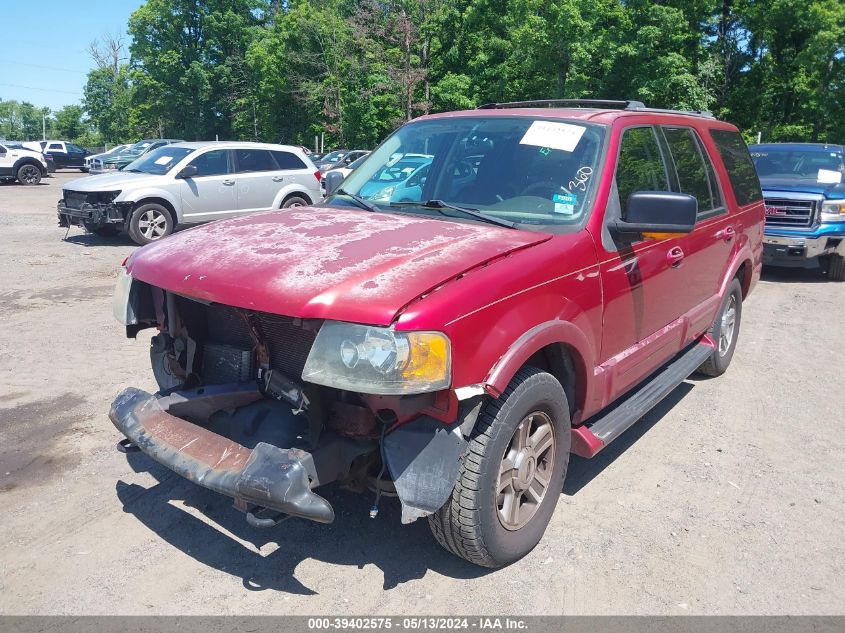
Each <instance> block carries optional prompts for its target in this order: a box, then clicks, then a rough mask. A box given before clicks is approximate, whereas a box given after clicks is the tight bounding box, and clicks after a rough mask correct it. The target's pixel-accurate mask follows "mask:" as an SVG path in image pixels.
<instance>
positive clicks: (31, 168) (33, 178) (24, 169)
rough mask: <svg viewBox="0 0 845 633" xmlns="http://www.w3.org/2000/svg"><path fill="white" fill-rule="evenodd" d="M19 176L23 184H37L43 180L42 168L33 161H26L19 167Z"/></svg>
mask: <svg viewBox="0 0 845 633" xmlns="http://www.w3.org/2000/svg"><path fill="white" fill-rule="evenodd" d="M17 177H18V182H19V183H21V184H22V185H37V184H38V183H40V182H41V168H40V167H38V166H36V165H33V164H32V163H24V164H23V165H21V166H20V167H18V173H17Z"/></svg>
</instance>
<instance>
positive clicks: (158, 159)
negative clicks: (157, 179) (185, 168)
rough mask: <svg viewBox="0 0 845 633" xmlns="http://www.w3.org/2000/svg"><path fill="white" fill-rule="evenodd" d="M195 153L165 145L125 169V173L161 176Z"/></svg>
mask: <svg viewBox="0 0 845 633" xmlns="http://www.w3.org/2000/svg"><path fill="white" fill-rule="evenodd" d="M193 151H194V150H192V149H190V148H189V147H174V146H173V145H165V146H164V147H159V148H158V149H154V150H153V151H151V152H148V153H146V154H144V155H143V156H141V157H140V158H136V159H135V160H133V161H132V162H131V163H129V164H128V165H127V166H126V167H124V168H123V171H130V172H138V173H143V174H154V175H156V176H161V175H162V174H166V173H167V172H169V171H170V170H171V169H173V167H174V166H175V165H176V163H178V162H179V161H180V160H182V159H183V158H185V156H187V155H188V154H190V153H191V152H193Z"/></svg>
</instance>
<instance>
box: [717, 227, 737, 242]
mask: <svg viewBox="0 0 845 633" xmlns="http://www.w3.org/2000/svg"><path fill="white" fill-rule="evenodd" d="M721 237H722V239H723V240H725V241H726V242H730V241H731V240H732V239H733V238H735V237H736V229H734V227H732V226H726V227H725V228H724V229H723V230H722V235H721Z"/></svg>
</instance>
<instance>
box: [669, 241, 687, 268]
mask: <svg viewBox="0 0 845 633" xmlns="http://www.w3.org/2000/svg"><path fill="white" fill-rule="evenodd" d="M666 261H668V262H669V265H670V266H671V267H672V268H677V267H678V266H680V265H681V262H683V261H684V251H683V250H682V249H681V247H680V246H673V247H672V248H670V249H669V251H668V252H667V253H666Z"/></svg>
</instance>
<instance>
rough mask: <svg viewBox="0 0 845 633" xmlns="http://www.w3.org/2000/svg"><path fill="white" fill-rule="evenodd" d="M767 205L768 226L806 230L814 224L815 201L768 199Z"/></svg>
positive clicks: (766, 200)
mask: <svg viewBox="0 0 845 633" xmlns="http://www.w3.org/2000/svg"><path fill="white" fill-rule="evenodd" d="M765 203H766V225H767V226H781V227H793V228H806V227H808V226H810V225H812V224H813V220H814V216H815V210H816V202H815V201H814V200H790V199H787V198H766V199H765Z"/></svg>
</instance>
